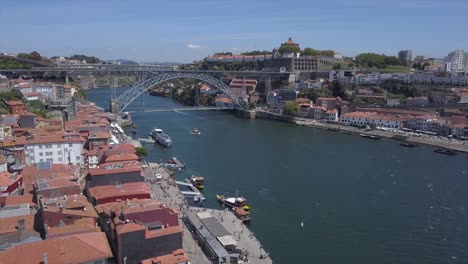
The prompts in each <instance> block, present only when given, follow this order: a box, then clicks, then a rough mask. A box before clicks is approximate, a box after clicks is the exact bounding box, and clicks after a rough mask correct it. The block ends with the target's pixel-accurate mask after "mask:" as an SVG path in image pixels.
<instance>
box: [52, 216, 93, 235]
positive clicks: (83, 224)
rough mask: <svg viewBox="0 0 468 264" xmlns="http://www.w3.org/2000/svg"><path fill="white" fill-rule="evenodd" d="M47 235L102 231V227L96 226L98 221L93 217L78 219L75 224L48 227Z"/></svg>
mask: <svg viewBox="0 0 468 264" xmlns="http://www.w3.org/2000/svg"><path fill="white" fill-rule="evenodd" d="M46 232H47V237H48V239H50V236H63V235H71V234H77V233H89V232H101V228H100V227H99V226H96V223H95V221H94V220H93V219H91V218H82V219H77V220H75V222H74V223H73V224H68V225H65V226H54V227H47V231H46Z"/></svg>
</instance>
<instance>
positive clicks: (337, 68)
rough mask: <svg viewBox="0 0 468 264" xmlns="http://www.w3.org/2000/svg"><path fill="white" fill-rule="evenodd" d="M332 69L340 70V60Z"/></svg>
mask: <svg viewBox="0 0 468 264" xmlns="http://www.w3.org/2000/svg"><path fill="white" fill-rule="evenodd" d="M332 69H333V70H340V69H341V63H338V62H336V63H334V64H333V68H332Z"/></svg>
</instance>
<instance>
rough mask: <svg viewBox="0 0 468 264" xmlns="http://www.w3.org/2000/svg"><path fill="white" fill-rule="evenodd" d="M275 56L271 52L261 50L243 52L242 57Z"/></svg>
mask: <svg viewBox="0 0 468 264" xmlns="http://www.w3.org/2000/svg"><path fill="white" fill-rule="evenodd" d="M271 54H273V53H272V52H271V51H268V50H264V51H259V50H253V51H248V52H243V53H241V55H246V56H251V55H271Z"/></svg>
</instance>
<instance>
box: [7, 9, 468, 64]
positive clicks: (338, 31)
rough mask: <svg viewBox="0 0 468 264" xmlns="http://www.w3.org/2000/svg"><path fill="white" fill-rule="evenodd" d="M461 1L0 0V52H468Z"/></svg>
mask: <svg viewBox="0 0 468 264" xmlns="http://www.w3.org/2000/svg"><path fill="white" fill-rule="evenodd" d="M467 13H468V1H466V0H445V1H443V0H393V1H371V0H356V1H352V2H348V1H340V0H327V1H325V0H317V1H314V2H310V1H306V0H298V1H295V2H284V1H281V2H280V1H266V0H257V1H245V0H239V1H220V0H217V1H216V0H200V1H187V0H181V1H171V2H169V1H165V0H158V1H152V0H141V1H137V2H132V3H130V2H120V1H119V2H117V1H110V0H102V1H89V0H83V1H60V0H47V1H33V0H25V1H20V2H18V1H13V0H5V1H3V2H2V6H1V7H0V23H1V24H2V25H6V26H3V27H2V30H1V31H0V32H1V41H0V52H9V53H21V52H31V51H33V50H36V51H38V52H40V53H41V54H42V55H44V56H48V57H50V56H69V55H73V54H85V55H90V56H96V57H99V58H101V59H104V60H111V59H129V60H134V61H138V62H152V61H160V62H162V61H170V62H191V61H193V60H200V59H203V58H205V57H206V56H208V55H210V54H213V53H215V52H221V51H230V52H233V53H240V52H244V51H249V50H272V49H273V48H275V47H279V45H280V43H282V42H284V41H286V40H287V39H288V37H291V38H292V39H293V40H294V41H295V42H297V43H299V44H300V45H301V48H305V47H311V48H314V49H333V50H335V51H337V52H339V53H341V54H343V55H344V56H351V57H352V56H355V55H357V54H359V53H363V52H374V53H379V54H382V53H384V54H387V55H393V56H398V52H399V51H400V50H412V54H413V58H414V57H416V56H418V55H424V56H426V57H436V58H443V57H445V56H447V54H448V53H449V52H452V51H454V50H457V49H464V50H465V51H468V26H467V25H468V16H467V15H466V14H467Z"/></svg>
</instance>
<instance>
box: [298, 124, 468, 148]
mask: <svg viewBox="0 0 468 264" xmlns="http://www.w3.org/2000/svg"><path fill="white" fill-rule="evenodd" d="M293 122H294V123H295V124H296V125H300V126H307V127H314V128H321V129H332V130H337V131H336V132H340V131H346V132H349V133H351V134H353V135H359V134H365V135H374V136H379V137H383V138H390V139H395V136H397V135H399V136H403V137H406V141H409V142H415V143H419V144H424V145H428V146H435V147H442V148H448V149H452V150H455V151H460V152H465V153H468V145H467V144H466V141H460V140H456V139H448V138H441V137H437V136H428V135H423V136H414V135H410V134H408V133H407V132H402V133H394V132H389V131H382V130H375V129H374V130H364V129H359V128H357V127H352V126H342V125H337V124H328V123H321V122H317V121H315V120H310V119H305V118H302V119H299V118H296V119H295V121H293ZM330 132H332V131H330Z"/></svg>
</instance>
